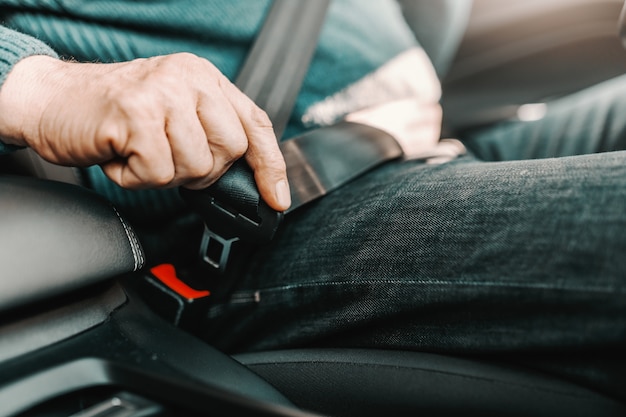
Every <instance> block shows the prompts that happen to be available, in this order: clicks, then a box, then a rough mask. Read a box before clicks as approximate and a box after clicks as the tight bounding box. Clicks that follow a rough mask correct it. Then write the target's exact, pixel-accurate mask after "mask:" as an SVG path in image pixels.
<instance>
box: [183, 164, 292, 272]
mask: <svg viewBox="0 0 626 417" xmlns="http://www.w3.org/2000/svg"><path fill="white" fill-rule="evenodd" d="M180 194H181V196H182V197H183V199H184V200H185V201H186V203H187V204H188V205H189V206H190V207H191V208H192V209H193V210H194V211H195V212H196V213H198V214H199V215H200V217H201V218H202V220H203V221H204V225H205V230H204V235H203V237H202V242H201V244H200V260H201V261H202V262H203V263H204V264H206V265H208V266H209V267H210V268H212V269H213V270H216V271H218V272H219V273H220V274H223V273H224V272H225V271H226V269H227V267H228V263H229V260H230V258H231V257H232V253H233V251H234V248H235V247H236V245H238V244H239V243H240V242H242V243H249V244H255V245H260V244H263V243H267V242H269V241H270V240H272V238H273V237H274V234H275V233H276V231H277V230H278V227H279V226H280V223H281V221H282V219H283V213H282V212H279V211H276V210H274V209H272V208H270V207H269V206H268V205H267V204H266V203H265V201H263V199H262V198H261V194H260V193H259V190H258V189H257V187H256V183H255V181H254V173H253V172H252V169H251V168H250V167H249V166H248V164H247V163H245V161H243V160H239V161H237V162H235V163H234V164H233V166H232V167H231V168H230V169H229V170H228V171H227V172H226V173H225V174H224V175H223V176H222V177H221V178H220V179H219V180H218V181H216V182H215V183H214V184H213V185H211V186H210V187H208V188H205V189H203V190H189V189H186V188H181V189H180Z"/></svg>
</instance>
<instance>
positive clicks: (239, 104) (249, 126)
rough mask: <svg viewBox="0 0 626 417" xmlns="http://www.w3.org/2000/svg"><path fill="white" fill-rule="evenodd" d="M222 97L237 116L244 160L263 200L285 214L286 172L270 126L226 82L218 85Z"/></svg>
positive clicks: (287, 202) (287, 199) (287, 201)
mask: <svg viewBox="0 0 626 417" xmlns="http://www.w3.org/2000/svg"><path fill="white" fill-rule="evenodd" d="M222 85H223V86H224V88H225V89H226V90H227V91H225V93H226V96H227V97H228V98H229V100H230V101H231V104H232V105H233V108H234V109H235V111H236V112H237V114H238V116H239V119H240V121H241V125H242V126H243V128H244V130H245V132H246V136H247V137H248V150H247V151H246V153H245V158H246V161H247V162H248V164H249V165H250V167H251V168H252V170H253V171H254V179H255V181H256V183H257V186H258V187H259V191H260V193H261V196H262V197H263V200H264V201H265V202H266V203H267V204H268V205H269V206H270V207H272V208H273V209H274V210H277V211H285V210H287V209H288V208H289V206H290V205H291V193H290V191H289V182H288V180H287V168H286V165H285V160H284V158H283V155H282V153H281V152H280V148H279V147H278V142H277V140H276V136H275V135H274V130H273V128H272V122H271V121H270V119H269V117H268V116H267V114H266V113H265V112H264V111H263V110H261V109H260V108H259V107H258V106H257V105H256V104H254V102H253V101H252V100H250V99H249V98H248V97H247V96H245V95H244V94H243V93H242V92H241V91H239V90H238V89H237V87H235V86H234V85H233V84H232V83H230V81H225V82H224V83H222Z"/></svg>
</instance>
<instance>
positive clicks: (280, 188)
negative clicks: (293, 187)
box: [276, 180, 291, 207]
mask: <svg viewBox="0 0 626 417" xmlns="http://www.w3.org/2000/svg"><path fill="white" fill-rule="evenodd" d="M276 200H278V204H280V205H281V206H283V207H289V206H290V205H291V192H290V191H289V184H287V181H285V180H280V181H278V182H277V183H276Z"/></svg>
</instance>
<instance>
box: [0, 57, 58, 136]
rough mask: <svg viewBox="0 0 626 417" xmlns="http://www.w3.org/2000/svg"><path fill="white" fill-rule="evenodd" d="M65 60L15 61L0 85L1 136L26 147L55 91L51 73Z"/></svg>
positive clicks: (33, 58)
mask: <svg viewBox="0 0 626 417" xmlns="http://www.w3.org/2000/svg"><path fill="white" fill-rule="evenodd" d="M63 64H64V63H63V62H62V61H60V60H58V59H56V58H52V57H50V56H45V55H34V56H30V57H27V58H24V59H22V60H20V61H19V62H17V63H16V64H15V65H14V66H13V68H12V69H11V71H10V72H9V74H8V76H7V78H6V80H5V81H4V84H3V85H2V87H1V88H0V139H1V140H2V141H3V142H4V143H6V144H9V145H15V146H28V145H29V143H30V142H31V141H32V140H35V139H36V137H37V136H38V134H39V123H40V120H41V114H42V113H43V111H44V109H45V107H46V105H47V103H48V102H49V99H50V94H51V92H52V91H54V89H55V87H54V84H55V83H54V81H53V78H54V75H55V73H56V72H57V71H58V70H59V69H60V67H61V66H62V65H63Z"/></svg>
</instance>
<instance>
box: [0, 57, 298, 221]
mask: <svg viewBox="0 0 626 417" xmlns="http://www.w3.org/2000/svg"><path fill="white" fill-rule="evenodd" d="M0 137H2V140H3V141H4V142H5V143H11V144H15V145H23V146H29V147H31V148H32V149H33V150H35V152H37V153H38V154H39V155H41V156H42V157H43V158H44V159H46V160H48V161H50V162H53V163H57V164H61V165H71V166H88V165H93V164H99V165H100V166H101V167H102V169H103V171H104V173H105V174H106V175H107V176H108V177H109V178H110V179H111V180H113V181H114V182H115V183H117V184H119V185H120V186H122V187H125V188H129V189H139V188H166V187H175V186H184V187H188V188H192V189H200V188H204V187H207V186H209V185H210V184H212V183H213V182H215V181H216V180H217V179H218V178H219V177H220V176H221V175H222V174H223V173H224V172H225V171H226V170H227V169H228V168H229V167H230V165H231V164H232V163H233V162H234V161H235V160H237V159H238V158H239V157H242V156H243V157H245V159H246V161H247V162H248V163H249V165H250V166H251V167H252V169H253V170H254V173H255V179H256V182H257V185H258V187H259V190H260V192H261V195H262V196H263V199H264V200H265V201H266V202H267V203H268V204H269V205H270V206H271V207H272V208H274V209H276V210H285V209H287V208H288V207H289V204H290V197H289V195H290V194H289V188H288V184H287V177H286V172H285V163H284V160H283V158H282V155H281V153H280V150H279V149H278V145H277V143H276V138H275V136H274V133H273V130H272V125H271V122H270V120H269V119H268V117H267V115H266V114H265V112H263V111H262V110H261V109H259V108H258V107H257V106H256V105H255V104H254V103H253V102H252V101H251V100H250V99H249V98H247V97H246V96H245V95H244V94H242V93H241V92H240V91H239V90H238V89H237V88H236V87H235V86H234V85H233V84H232V83H231V82H230V81H229V80H228V79H227V78H226V77H224V75H222V74H221V73H220V72H219V70H218V69H217V68H215V67H214V66H213V65H212V64H211V63H210V62H208V61H207V60H205V59H201V58H199V57H197V56H195V55H192V54H184V53H183V54H174V55H168V56H159V57H154V58H149V59H137V60H134V61H129V62H124V63H116V64H92V63H72V62H64V61H60V60H57V59H53V58H50V57H45V56H33V57H29V58H26V59H24V60H22V61H20V62H19V63H18V64H16V65H15V67H14V68H13V70H12V71H11V72H10V73H9V76H8V77H7V79H6V81H5V83H4V85H3V87H2V89H1V90H0Z"/></svg>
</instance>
